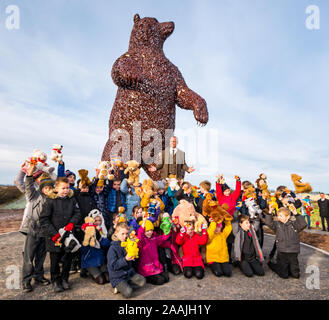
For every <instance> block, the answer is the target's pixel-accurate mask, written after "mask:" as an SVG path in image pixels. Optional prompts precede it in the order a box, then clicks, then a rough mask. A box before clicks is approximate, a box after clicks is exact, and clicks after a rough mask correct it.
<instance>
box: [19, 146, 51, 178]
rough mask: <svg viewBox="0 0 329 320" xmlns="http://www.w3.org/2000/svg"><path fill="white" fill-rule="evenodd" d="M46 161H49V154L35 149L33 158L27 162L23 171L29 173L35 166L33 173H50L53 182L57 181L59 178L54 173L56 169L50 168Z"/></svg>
mask: <svg viewBox="0 0 329 320" xmlns="http://www.w3.org/2000/svg"><path fill="white" fill-rule="evenodd" d="M46 161H47V154H46V153H44V152H42V151H40V150H39V149H35V150H33V154H32V157H30V158H27V159H26V160H25V163H24V166H23V167H22V171H23V172H25V173H28V170H29V168H30V165H31V164H35V169H34V172H33V173H36V172H37V171H43V172H46V173H48V174H49V176H50V177H51V178H52V179H53V180H56V178H57V177H56V175H55V174H54V173H53V172H54V170H55V168H54V167H49V165H48V164H47V163H46Z"/></svg>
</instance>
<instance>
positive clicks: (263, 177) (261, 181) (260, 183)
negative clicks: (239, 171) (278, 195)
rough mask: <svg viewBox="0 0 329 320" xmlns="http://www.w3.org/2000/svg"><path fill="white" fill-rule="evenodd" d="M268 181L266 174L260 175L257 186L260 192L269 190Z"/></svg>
mask: <svg viewBox="0 0 329 320" xmlns="http://www.w3.org/2000/svg"><path fill="white" fill-rule="evenodd" d="M266 179H267V176H266V174H265V173H261V174H260V175H259V178H258V179H257V180H256V185H257V188H258V189H259V190H268V186H267V182H266Z"/></svg>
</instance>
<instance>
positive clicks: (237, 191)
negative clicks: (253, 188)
mask: <svg viewBox="0 0 329 320" xmlns="http://www.w3.org/2000/svg"><path fill="white" fill-rule="evenodd" d="M235 179H236V182H235V190H234V192H233V193H232V196H233V198H234V199H235V200H237V199H238V198H239V196H240V193H241V180H240V177H238V176H235Z"/></svg>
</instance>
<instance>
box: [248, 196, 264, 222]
mask: <svg viewBox="0 0 329 320" xmlns="http://www.w3.org/2000/svg"><path fill="white" fill-rule="evenodd" d="M245 204H246V207H247V208H248V212H249V215H250V219H256V218H258V217H259V215H260V214H261V213H262V210H261V209H260V208H259V205H258V204H257V202H256V200H255V199H254V198H248V199H246V200H245Z"/></svg>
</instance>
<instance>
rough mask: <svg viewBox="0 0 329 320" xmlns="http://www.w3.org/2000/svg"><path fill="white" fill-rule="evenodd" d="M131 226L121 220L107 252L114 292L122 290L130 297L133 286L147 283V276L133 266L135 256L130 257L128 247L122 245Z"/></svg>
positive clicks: (124, 294) (125, 295) (122, 292)
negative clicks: (139, 272)
mask: <svg viewBox="0 0 329 320" xmlns="http://www.w3.org/2000/svg"><path fill="white" fill-rule="evenodd" d="M128 232H129V227H128V225H127V224H125V223H123V222H120V223H118V224H117V226H116V228H115V232H114V234H113V235H112V243H111V246H110V249H109V252H108V254H107V260H108V264H107V267H108V271H109V275H110V281H111V285H112V287H113V288H114V293H118V292H120V293H121V294H122V295H123V296H124V297H125V298H130V297H131V295H132V293H133V288H136V287H142V286H144V285H145V278H144V277H143V276H141V275H140V274H138V273H136V272H135V270H134V269H133V267H132V263H133V260H134V258H133V257H129V256H128V254H127V252H126V249H125V248H124V247H122V246H121V242H125V241H126V239H127V237H128Z"/></svg>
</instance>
